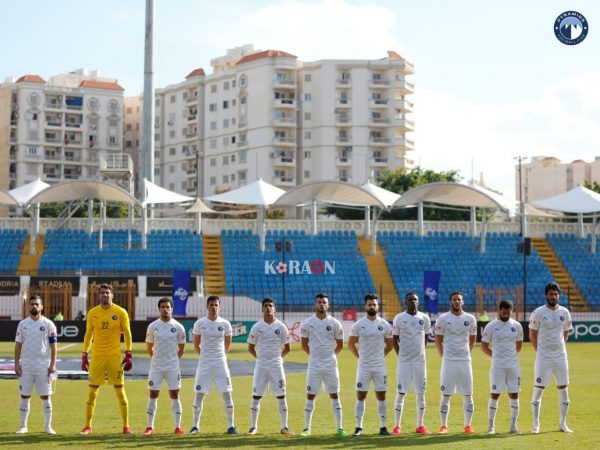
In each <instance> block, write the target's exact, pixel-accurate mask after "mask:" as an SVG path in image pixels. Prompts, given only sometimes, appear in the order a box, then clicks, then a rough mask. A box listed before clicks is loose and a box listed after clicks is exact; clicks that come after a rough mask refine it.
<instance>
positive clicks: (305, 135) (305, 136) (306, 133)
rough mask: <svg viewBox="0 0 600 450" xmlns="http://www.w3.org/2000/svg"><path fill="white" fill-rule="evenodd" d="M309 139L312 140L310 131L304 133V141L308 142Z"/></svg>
mask: <svg viewBox="0 0 600 450" xmlns="http://www.w3.org/2000/svg"><path fill="white" fill-rule="evenodd" d="M311 138H312V133H311V132H310V131H305V132H304V139H306V140H307V141H308V140H310V139H311Z"/></svg>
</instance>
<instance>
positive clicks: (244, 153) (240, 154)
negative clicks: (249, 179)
mask: <svg viewBox="0 0 600 450" xmlns="http://www.w3.org/2000/svg"><path fill="white" fill-rule="evenodd" d="M238 156H239V157H240V162H241V163H243V162H246V161H247V159H248V155H247V154H246V152H240V153H239V155H238ZM241 179H242V177H240V180H241Z"/></svg>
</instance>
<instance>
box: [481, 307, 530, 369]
mask: <svg viewBox="0 0 600 450" xmlns="http://www.w3.org/2000/svg"><path fill="white" fill-rule="evenodd" d="M522 340H523V327H522V326H521V324H520V323H519V322H517V321H516V320H513V319H508V320H507V321H506V322H503V321H502V320H500V319H494V320H492V321H491V322H490V323H488V324H487V325H486V326H485V328H484V329H483V333H482V335H481V341H482V342H487V343H488V344H490V345H491V347H492V368H493V369H494V368H496V369H510V368H512V367H518V366H519V357H518V355H517V344H516V342H517V341H522Z"/></svg>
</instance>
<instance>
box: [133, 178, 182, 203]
mask: <svg viewBox="0 0 600 450" xmlns="http://www.w3.org/2000/svg"><path fill="white" fill-rule="evenodd" d="M144 188H145V189H146V200H144V201H143V202H142V206H146V205H150V204H158V203H183V202H191V201H193V200H194V197H188V196H187V195H181V194H178V193H177V192H173V191H169V190H168V189H165V188H163V187H160V186H159V185H157V184H154V183H152V182H151V181H149V180H147V179H146V178H144Z"/></svg>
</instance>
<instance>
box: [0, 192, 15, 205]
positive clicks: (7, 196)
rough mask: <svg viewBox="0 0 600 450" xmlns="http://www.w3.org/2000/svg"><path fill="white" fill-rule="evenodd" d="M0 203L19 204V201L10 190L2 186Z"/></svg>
mask: <svg viewBox="0 0 600 450" xmlns="http://www.w3.org/2000/svg"><path fill="white" fill-rule="evenodd" d="M0 205H8V206H18V205H19V201H18V200H17V199H16V198H14V197H13V196H12V195H11V193H10V192H7V191H5V190H4V189H2V188H0Z"/></svg>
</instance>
